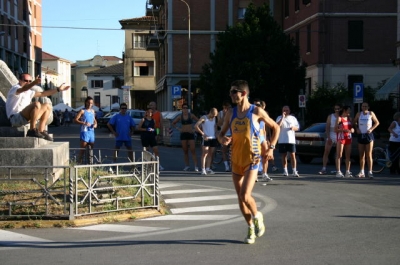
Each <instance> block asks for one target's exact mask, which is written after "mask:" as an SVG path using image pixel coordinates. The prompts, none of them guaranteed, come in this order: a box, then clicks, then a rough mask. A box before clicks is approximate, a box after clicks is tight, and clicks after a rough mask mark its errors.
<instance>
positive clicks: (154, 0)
mask: <svg viewBox="0 0 400 265" xmlns="http://www.w3.org/2000/svg"><path fill="white" fill-rule="evenodd" d="M147 2H148V3H149V4H150V5H153V6H160V5H163V4H164V0H147Z"/></svg>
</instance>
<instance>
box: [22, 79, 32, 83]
mask: <svg viewBox="0 0 400 265" xmlns="http://www.w3.org/2000/svg"><path fill="white" fill-rule="evenodd" d="M24 81H25V82H27V83H31V82H32V80H26V79H24Z"/></svg>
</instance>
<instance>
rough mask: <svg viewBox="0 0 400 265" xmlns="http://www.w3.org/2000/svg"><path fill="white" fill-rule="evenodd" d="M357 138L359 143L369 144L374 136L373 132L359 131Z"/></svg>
mask: <svg viewBox="0 0 400 265" xmlns="http://www.w3.org/2000/svg"><path fill="white" fill-rule="evenodd" d="M357 139H358V143H359V144H369V143H370V142H372V141H373V140H374V139H375V137H374V134H373V133H360V134H359V135H357Z"/></svg>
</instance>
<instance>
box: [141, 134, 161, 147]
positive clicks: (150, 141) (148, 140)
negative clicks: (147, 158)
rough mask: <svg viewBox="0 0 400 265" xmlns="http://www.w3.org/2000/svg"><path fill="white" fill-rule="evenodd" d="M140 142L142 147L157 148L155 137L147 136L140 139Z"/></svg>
mask: <svg viewBox="0 0 400 265" xmlns="http://www.w3.org/2000/svg"><path fill="white" fill-rule="evenodd" d="M140 140H141V141H142V146H143V147H149V146H150V147H154V146H157V140H156V137H155V136H151V137H149V136H147V137H141V138H140Z"/></svg>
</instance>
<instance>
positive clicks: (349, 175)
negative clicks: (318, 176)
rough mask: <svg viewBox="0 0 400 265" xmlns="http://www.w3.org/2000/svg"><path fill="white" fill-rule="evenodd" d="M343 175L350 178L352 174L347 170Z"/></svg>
mask: <svg viewBox="0 0 400 265" xmlns="http://www.w3.org/2000/svg"><path fill="white" fill-rule="evenodd" d="M344 177H345V178H352V177H353V175H352V174H351V172H349V171H347V172H346V173H345V174H344Z"/></svg>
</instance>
